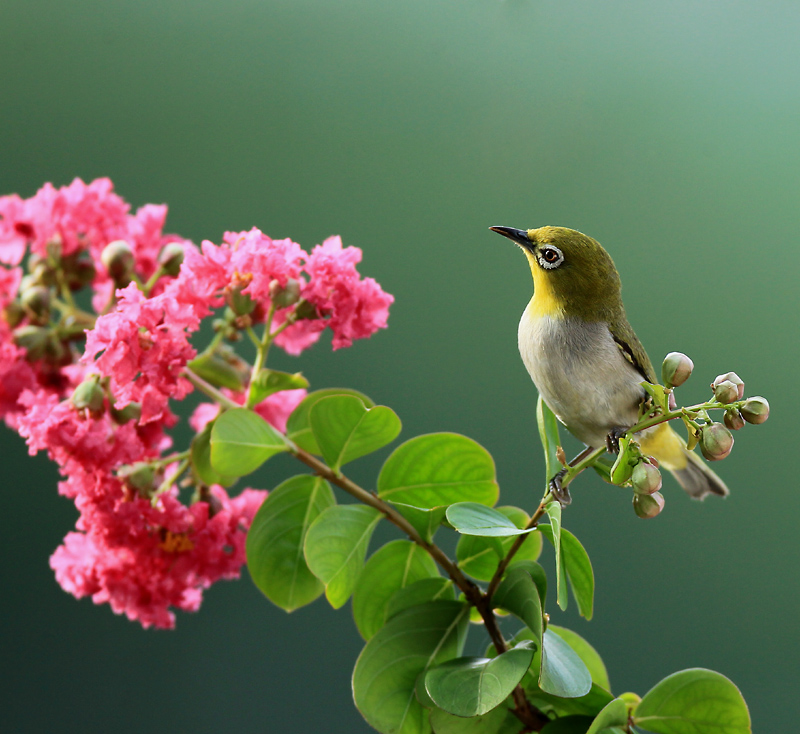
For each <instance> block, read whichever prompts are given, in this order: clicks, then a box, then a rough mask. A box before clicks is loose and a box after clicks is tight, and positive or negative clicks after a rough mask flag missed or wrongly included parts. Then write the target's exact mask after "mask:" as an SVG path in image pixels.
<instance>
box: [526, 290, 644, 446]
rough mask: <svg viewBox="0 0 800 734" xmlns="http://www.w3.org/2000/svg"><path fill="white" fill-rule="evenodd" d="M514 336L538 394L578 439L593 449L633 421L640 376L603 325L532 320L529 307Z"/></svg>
mask: <svg viewBox="0 0 800 734" xmlns="http://www.w3.org/2000/svg"><path fill="white" fill-rule="evenodd" d="M518 337H519V352H520V355H521V356H522V361H523V362H524V364H525V367H526V368H527V370H528V372H529V373H530V376H531V378H532V379H533V382H534V383H535V384H536V387H537V389H538V390H539V394H540V395H541V396H542V398H544V400H545V402H546V403H547V404H548V405H549V406H550V408H551V410H552V411H553V412H554V413H555V414H556V416H557V417H558V419H559V420H560V421H561V422H562V423H563V424H564V425H565V426H566V427H567V428H568V429H569V430H570V432H571V433H572V434H573V435H574V436H576V437H577V438H578V439H579V440H580V441H583V443H585V444H587V445H588V446H594V447H598V448H599V447H601V446H603V445H605V438H606V436H607V435H608V433H609V431H611V430H612V429H614V428H624V427H627V426H630V425H632V424H633V423H635V422H636V417H637V410H638V405H639V402H640V401H641V399H642V397H643V395H644V390H643V389H642V386H641V384H640V383H641V382H642V380H643V378H642V376H641V375H640V374H639V372H638V371H637V370H636V369H635V368H634V367H633V366H632V365H631V364H630V363H629V362H628V361H627V360H626V359H625V358H624V357H623V355H622V353H621V351H620V349H619V347H618V346H617V344H616V343H615V342H614V339H613V338H612V336H611V332H610V331H609V330H608V325H607V324H606V323H605V322H587V321H583V320H582V319H577V318H569V317H564V318H559V317H553V316H534V315H533V312H532V307H531V305H530V304H529V305H528V308H526V309H525V312H524V313H523V314H522V319H521V320H520V322H519V333H518Z"/></svg>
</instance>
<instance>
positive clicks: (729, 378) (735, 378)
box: [711, 372, 744, 402]
mask: <svg viewBox="0 0 800 734" xmlns="http://www.w3.org/2000/svg"><path fill="white" fill-rule="evenodd" d="M723 382H732V383H733V384H734V385H736V400H741V399H742V398H743V397H744V380H743V379H742V378H741V377H739V375H737V374H736V373H735V372H726V373H725V374H724V375H717V377H716V379H715V380H714V382H712V383H711V389H712V390H714V392H716V390H717V385H720V384H722V383H723ZM717 399H718V400H719V398H717ZM720 402H722V400H720ZM727 402H732V401H730V400H728V401H727Z"/></svg>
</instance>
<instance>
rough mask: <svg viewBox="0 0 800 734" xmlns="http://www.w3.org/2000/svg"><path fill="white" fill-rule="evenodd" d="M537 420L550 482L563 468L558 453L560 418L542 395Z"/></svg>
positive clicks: (537, 408) (537, 407) (538, 404)
mask: <svg viewBox="0 0 800 734" xmlns="http://www.w3.org/2000/svg"><path fill="white" fill-rule="evenodd" d="M536 422H537V423H538V424H539V438H540V439H541V441H542V448H544V460H545V466H546V467H547V468H546V474H547V481H548V482H549V481H550V480H551V479H552V478H553V477H554V476H555V475H556V474H558V472H560V471H561V469H562V468H563V467H562V466H561V462H560V461H559V460H558V453H557V452H558V447H559V446H560V445H561V439H560V438H559V436H558V419H557V418H556V416H555V414H554V413H553V411H552V410H550V407H549V406H548V405H547V403H545V402H544V400H542V398H541V397H540V398H539V401H538V402H537V403H536Z"/></svg>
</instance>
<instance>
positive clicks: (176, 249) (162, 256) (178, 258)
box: [158, 242, 184, 275]
mask: <svg viewBox="0 0 800 734" xmlns="http://www.w3.org/2000/svg"><path fill="white" fill-rule="evenodd" d="M183 254H184V253H183V247H182V246H181V245H180V243H178V242H170V243H169V244H168V245H166V247H164V249H163V250H161V252H160V253H159V255H158V264H159V265H160V266H161V269H162V270H163V271H164V272H165V273H166V274H167V275H177V274H178V273H179V272H180V269H181V265H182V264H183Z"/></svg>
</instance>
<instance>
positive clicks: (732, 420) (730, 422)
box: [722, 408, 744, 431]
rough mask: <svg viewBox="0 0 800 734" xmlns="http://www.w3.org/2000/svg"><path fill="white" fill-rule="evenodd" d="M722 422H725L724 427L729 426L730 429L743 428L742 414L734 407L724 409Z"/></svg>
mask: <svg viewBox="0 0 800 734" xmlns="http://www.w3.org/2000/svg"><path fill="white" fill-rule="evenodd" d="M722 422H723V423H724V424H725V427H726V428H729V429H730V430H731V431H738V430H739V429H740V428H744V418H742V414H741V413H740V412H739V411H738V410H736V408H731V409H730V410H726V411H725V417H724V418H723V419H722Z"/></svg>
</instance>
